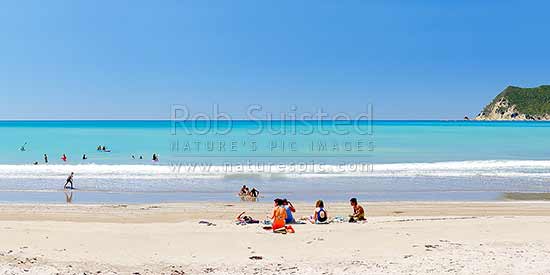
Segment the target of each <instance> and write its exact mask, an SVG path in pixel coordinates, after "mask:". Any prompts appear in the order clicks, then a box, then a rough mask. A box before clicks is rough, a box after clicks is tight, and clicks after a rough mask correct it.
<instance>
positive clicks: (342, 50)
mask: <svg viewBox="0 0 550 275" xmlns="http://www.w3.org/2000/svg"><path fill="white" fill-rule="evenodd" d="M337 2H339V3H337ZM549 9H550V4H547V3H545V2H544V1H207V0H204V1H202V0H201V1H199V0H196V1H186V0H177V1H170V0H165V1H155V2H154V1H122V0H119V1H101V0H99V1H72V0H67V1H61V0H57V1H56V0H53V1H48V2H47V5H46V4H45V2H44V1H2V4H1V7H0V34H1V36H0V37H1V41H0V53H1V56H2V58H1V61H0V96H1V98H2V100H1V101H0V119H30V118H41V119H79V118H82V119H91V118H99V119H121V118H132V119H138V118H150V119H162V118H168V117H169V115H170V106H171V104H183V105H187V106H189V107H190V109H191V111H192V112H199V111H209V110H210V109H211V106H212V104H219V105H220V108H221V110H222V111H225V112H228V113H231V114H232V115H233V116H235V117H237V116H239V115H241V116H242V115H243V114H244V113H245V110H246V106H247V105H249V104H261V105H262V106H263V107H264V110H266V111H268V112H274V113H279V112H285V111H289V110H290V106H291V105H296V106H297V107H298V111H312V110H315V109H317V108H324V109H325V110H327V111H328V112H332V113H335V112H340V111H346V112H351V113H358V112H361V111H363V110H364V109H365V106H366V105H367V104H368V103H372V104H373V106H374V116H375V119H460V118H462V117H463V116H464V115H469V116H472V115H475V114H476V113H477V112H479V110H481V108H482V107H483V106H484V105H485V104H486V103H487V102H488V101H490V100H491V99H492V98H493V97H494V96H495V95H496V94H497V93H498V92H500V91H501V90H502V89H504V88H505V87H506V86H508V85H516V86H538V85H541V84H550V79H548V78H549V77H550V54H549V52H550V50H549V48H550V46H549V45H550V36H548V30H550V21H549V20H548V19H547V18H548V14H547V11H548V10H549Z"/></svg>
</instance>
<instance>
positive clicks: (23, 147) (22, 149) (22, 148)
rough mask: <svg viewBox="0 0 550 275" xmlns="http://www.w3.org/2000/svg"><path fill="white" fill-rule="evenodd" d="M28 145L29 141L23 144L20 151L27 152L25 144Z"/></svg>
mask: <svg viewBox="0 0 550 275" xmlns="http://www.w3.org/2000/svg"><path fill="white" fill-rule="evenodd" d="M26 145H27V143H26V142H25V144H23V145H21V147H20V148H19V151H21V152H25V151H27V149H25V146H26Z"/></svg>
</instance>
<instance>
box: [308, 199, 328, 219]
mask: <svg viewBox="0 0 550 275" xmlns="http://www.w3.org/2000/svg"><path fill="white" fill-rule="evenodd" d="M309 221H310V222H311V223H326V222H327V221H328V214H327V211H326V210H325V203H324V202H323V201H322V200H318V201H317V202H316V203H315V212H314V213H313V216H311V218H310V220H309Z"/></svg>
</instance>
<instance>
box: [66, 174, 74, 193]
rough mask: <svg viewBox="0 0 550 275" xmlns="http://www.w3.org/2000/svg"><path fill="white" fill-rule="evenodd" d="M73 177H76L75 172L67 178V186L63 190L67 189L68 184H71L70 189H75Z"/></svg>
mask: <svg viewBox="0 0 550 275" xmlns="http://www.w3.org/2000/svg"><path fill="white" fill-rule="evenodd" d="M73 176H74V172H71V174H70V175H69V177H68V178H67V181H66V182H65V185H64V186H63V189H66V188H67V184H69V183H70V184H71V187H70V189H74V188H73Z"/></svg>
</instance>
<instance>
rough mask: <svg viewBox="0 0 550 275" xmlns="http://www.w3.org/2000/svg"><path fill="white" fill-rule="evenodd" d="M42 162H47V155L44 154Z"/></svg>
mask: <svg viewBox="0 0 550 275" xmlns="http://www.w3.org/2000/svg"><path fill="white" fill-rule="evenodd" d="M44 163H48V155H46V154H44Z"/></svg>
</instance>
